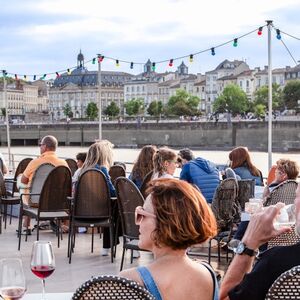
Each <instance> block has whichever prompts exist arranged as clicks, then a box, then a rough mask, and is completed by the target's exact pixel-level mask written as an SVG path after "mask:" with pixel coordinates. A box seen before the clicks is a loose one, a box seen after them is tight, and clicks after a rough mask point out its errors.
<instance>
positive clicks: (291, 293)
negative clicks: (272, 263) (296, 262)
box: [266, 266, 300, 300]
mask: <svg viewBox="0 0 300 300" xmlns="http://www.w3.org/2000/svg"><path fill="white" fill-rule="evenodd" d="M299 285H300V266H295V267H293V268H292V269H290V270H288V271H286V272H284V273H282V274H281V275H280V276H279V277H278V278H277V279H276V280H275V281H274V283H273V284H272V286H271V287H270V289H269V291H268V293H267V295H266V300H277V299H278V300H279V299H284V300H288V299H293V300H295V299H298V300H299V299H300V289H299Z"/></svg>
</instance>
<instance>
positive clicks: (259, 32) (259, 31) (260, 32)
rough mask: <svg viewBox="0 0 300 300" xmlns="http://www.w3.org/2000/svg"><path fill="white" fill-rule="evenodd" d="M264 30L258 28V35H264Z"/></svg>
mask: <svg viewBox="0 0 300 300" xmlns="http://www.w3.org/2000/svg"><path fill="white" fill-rule="evenodd" d="M262 30H263V28H262V26H261V27H259V28H258V31H257V34H258V35H262Z"/></svg>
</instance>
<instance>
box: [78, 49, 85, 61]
mask: <svg viewBox="0 0 300 300" xmlns="http://www.w3.org/2000/svg"><path fill="white" fill-rule="evenodd" d="M77 60H79V61H83V60H84V56H83V54H82V53H81V50H80V52H79V54H78V55H77Z"/></svg>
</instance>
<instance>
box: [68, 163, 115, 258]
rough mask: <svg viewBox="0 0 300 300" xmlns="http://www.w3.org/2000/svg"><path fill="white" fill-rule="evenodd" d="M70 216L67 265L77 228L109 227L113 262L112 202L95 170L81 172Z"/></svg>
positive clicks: (102, 179)
mask: <svg viewBox="0 0 300 300" xmlns="http://www.w3.org/2000/svg"><path fill="white" fill-rule="evenodd" d="M72 200H73V207H72V215H71V217H70V230H69V242H68V245H69V247H68V255H69V263H71V259H72V252H73V249H74V247H75V234H76V230H75V229H76V228H77V227H92V228H95V227H109V229H110V245H111V262H113V246H112V245H113V217H112V200H111V198H110V194H109V187H108V184H107V180H106V177H105V175H104V174H103V172H101V171H100V170H97V169H88V170H86V171H85V172H83V173H82V174H81V175H80V177H79V180H78V182H77V185H76V187H75V196H74V199H72ZM93 245H94V231H92V247H91V252H93Z"/></svg>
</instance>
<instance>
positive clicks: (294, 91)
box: [283, 80, 300, 109]
mask: <svg viewBox="0 0 300 300" xmlns="http://www.w3.org/2000/svg"><path fill="white" fill-rule="evenodd" d="M299 100H300V80H292V81H289V82H288V83H287V84H286V86H285V87H284V89H283V102H284V105H285V106H286V108H288V109H298V108H299V106H298V101H299Z"/></svg>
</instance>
